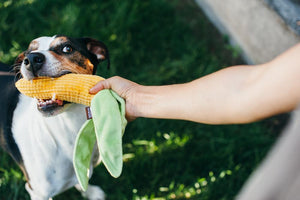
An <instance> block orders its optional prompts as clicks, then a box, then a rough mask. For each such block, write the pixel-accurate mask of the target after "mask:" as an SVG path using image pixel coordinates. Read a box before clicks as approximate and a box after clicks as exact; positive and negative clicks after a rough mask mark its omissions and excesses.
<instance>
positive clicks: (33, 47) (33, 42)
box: [27, 40, 40, 52]
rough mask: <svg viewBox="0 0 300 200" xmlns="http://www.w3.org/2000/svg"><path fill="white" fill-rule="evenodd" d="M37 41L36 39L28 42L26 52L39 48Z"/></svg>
mask: <svg viewBox="0 0 300 200" xmlns="http://www.w3.org/2000/svg"><path fill="white" fill-rule="evenodd" d="M39 45H40V44H39V42H38V41H36V40H33V41H32V42H31V43H30V44H29V47H28V50H27V51H28V52H30V51H35V50H37V49H38V48H39Z"/></svg>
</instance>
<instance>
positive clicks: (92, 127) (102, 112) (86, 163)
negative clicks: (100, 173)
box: [73, 90, 127, 190]
mask: <svg viewBox="0 0 300 200" xmlns="http://www.w3.org/2000/svg"><path fill="white" fill-rule="evenodd" d="M91 111H92V116H93V118H92V119H89V120H88V121H87V122H86V123H85V124H84V125H83V126H82V128H81V129H80V131H79V134H78V136H77V139H76V144H75V151H74V159H73V161H74V168H75V172H76V175H77V178H78V181H79V184H80V185H81V187H82V188H83V190H86V189H87V185H88V180H89V176H90V174H89V169H90V166H91V164H92V163H91V157H92V153H93V149H94V145H95V142H97V145H98V149H99V153H100V157H101V160H102V162H103V164H104V165H105V167H106V169H107V170H108V171H109V173H110V174H111V175H112V176H113V177H115V178H117V177H119V176H120V174H121V172H122V167H123V158H122V156H123V151H122V135H123V133H124V131H125V127H126V124H127V121H126V118H125V102H124V100H123V99H122V98H121V97H119V96H118V95H117V94H116V93H115V92H113V91H111V90H102V91H100V92H99V93H97V94H96V95H95V97H94V98H93V99H92V103H91Z"/></svg>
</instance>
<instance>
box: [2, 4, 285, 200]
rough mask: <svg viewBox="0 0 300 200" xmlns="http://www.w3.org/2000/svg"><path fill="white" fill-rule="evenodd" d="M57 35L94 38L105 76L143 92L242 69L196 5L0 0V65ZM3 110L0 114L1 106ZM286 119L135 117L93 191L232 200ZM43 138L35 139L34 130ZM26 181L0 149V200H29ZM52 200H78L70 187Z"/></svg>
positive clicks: (157, 199)
mask: <svg viewBox="0 0 300 200" xmlns="http://www.w3.org/2000/svg"><path fill="white" fill-rule="evenodd" d="M56 34H63V35H68V36H71V37H92V38H95V39H98V40H100V41H102V42H104V43H105V44H106V45H107V46H108V49H109V52H110V59H111V69H109V70H108V69H106V63H105V62H104V63H102V64H100V65H99V66H98V71H97V74H99V75H101V76H103V77H110V76H114V75H119V76H123V77H125V78H128V79H130V80H132V81H135V82H138V83H141V84H145V85H161V84H173V83H183V82H188V81H191V80H193V79H196V78H198V77H201V76H204V75H206V74H209V73H212V72H214V71H216V70H219V69H222V68H224V67H228V66H231V65H239V64H245V61H244V60H243V59H242V57H241V49H240V48H238V47H237V46H232V45H231V44H230V43H229V36H228V35H226V34H224V33H223V34H221V33H220V32H219V31H218V30H217V29H216V28H215V27H214V26H213V25H212V24H211V22H210V21H209V20H208V19H207V18H206V16H205V15H204V14H203V13H202V11H201V10H200V9H199V6H198V5H197V4H196V3H195V2H194V1H193V0H185V1H180V0H175V1H170V0H147V1H140V0H127V1H121V0H110V1H108V0H106V1H105V0H103V1H99V0H90V1H84V0H74V1H61V0H43V1H38V0H14V1H12V0H0V61H1V62H4V63H6V64H9V65H12V64H13V62H14V59H15V58H16V56H17V55H18V54H19V53H21V52H22V51H24V50H26V49H27V46H28V44H29V42H30V41H31V40H32V39H34V38H37V37H40V36H52V35H56ZM0 109H1V108H0ZM286 119H287V115H280V116H276V117H273V118H270V119H266V120H263V121H260V122H257V123H252V124H246V125H226V126H225V125H222V126H213V125H203V124H197V123H192V122H186V121H178V120H156V119H137V120H135V121H134V122H132V123H129V125H128V126H127V129H126V132H125V135H124V137H123V149H124V167H123V173H122V175H121V177H120V178H118V179H115V178H112V177H111V176H110V175H109V174H108V172H107V171H106V169H105V168H104V167H103V165H100V166H98V167H97V168H96V170H95V171H94V174H93V177H92V179H91V180H90V182H91V183H92V184H96V185H99V186H101V187H102V189H103V190H104V191H105V192H106V194H107V199H110V200H130V199H133V200H148V199H151V200H165V199H195V200H196V199H204V200H217V199H220V200H230V199H233V198H234V196H235V195H236V194H237V193H238V191H239V190H240V188H241V187H242V185H243V184H244V182H245V181H246V179H247V178H248V177H249V175H250V174H251V172H252V171H253V170H254V169H255V167H256V166H257V165H258V164H259V163H260V161H261V160H262V159H263V157H264V156H265V154H266V153H267V151H268V150H269V148H270V146H271V145H272V144H273V142H274V141H275V139H276V138H277V136H278V133H279V132H280V130H281V128H282V127H283V126H284V124H285V121H286ZM41 134H42V133H41ZM24 181H25V178H24V176H23V175H22V173H21V171H20V170H19V169H18V167H17V166H16V164H15V163H14V162H13V161H12V159H11V158H10V157H9V156H8V155H7V154H6V153H5V152H4V151H2V150H0V199H1V200H2V199H3V200H19V199H22V200H23V199H29V196H28V194H27V192H26V191H25V188H24V184H25V182H24ZM54 199H55V200H63V199H70V200H75V199H83V198H82V197H81V195H80V193H79V192H77V191H76V190H75V189H71V190H68V191H66V192H65V193H63V194H61V195H58V196H57V197H55V198H54Z"/></svg>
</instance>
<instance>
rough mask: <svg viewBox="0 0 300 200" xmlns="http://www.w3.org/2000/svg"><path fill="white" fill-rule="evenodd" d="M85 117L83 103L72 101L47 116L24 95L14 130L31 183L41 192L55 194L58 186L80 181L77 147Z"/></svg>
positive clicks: (14, 117) (48, 194)
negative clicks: (76, 170)
mask: <svg viewBox="0 0 300 200" xmlns="http://www.w3.org/2000/svg"><path fill="white" fill-rule="evenodd" d="M85 120H86V117H85V110H84V106H83V105H79V104H71V105H70V106H69V107H68V108H66V110H65V112H63V113H61V114H59V115H56V116H53V117H43V116H42V114H41V113H40V112H39V111H38V110H37V108H36V101H35V100H34V99H32V98H29V97H26V96H24V95H20V101H19V103H18V105H17V107H16V110H15V112H14V116H13V126H12V132H13V136H14V139H15V141H16V143H17V145H18V147H19V149H20V152H21V154H22V158H23V161H24V164H25V167H26V170H27V173H28V175H29V179H30V184H31V186H32V187H33V189H34V190H36V191H39V193H40V195H42V196H53V195H55V193H57V192H60V191H55V190H57V189H58V188H61V189H67V188H69V187H71V186H73V185H74V184H76V182H77V180H76V176H74V170H73V165H72V158H73V149H74V143H75V139H76V136H77V133H78V131H79V129H80V127H81V126H82V124H83V123H84V122H85ZM53 185H56V186H57V188H53ZM59 190H60V189H59Z"/></svg>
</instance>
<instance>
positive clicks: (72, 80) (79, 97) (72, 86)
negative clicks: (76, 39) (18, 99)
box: [16, 74, 104, 106]
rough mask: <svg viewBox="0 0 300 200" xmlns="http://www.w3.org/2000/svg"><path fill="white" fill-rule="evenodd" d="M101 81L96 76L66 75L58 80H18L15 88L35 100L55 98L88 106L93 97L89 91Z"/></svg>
mask: <svg viewBox="0 0 300 200" xmlns="http://www.w3.org/2000/svg"><path fill="white" fill-rule="evenodd" d="M101 80H104V78H102V77H100V76H96V75H87V74H66V75H63V76H61V77H58V78H49V77H38V78H35V79H33V80H30V81H28V80H25V79H20V80H19V81H17V82H16V87H17V88H18V90H19V91H20V92H21V93H23V94H25V95H27V96H30V97H35V98H37V99H53V98H55V99H58V100H62V101H69V102H73V103H79V104H84V105H87V106H89V105H90V104H91V100H92V98H93V97H94V95H91V94H89V90H90V88H92V87H93V86H94V85H96V83H98V82H99V81H101Z"/></svg>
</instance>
